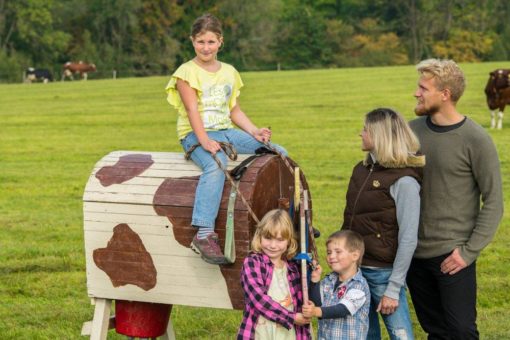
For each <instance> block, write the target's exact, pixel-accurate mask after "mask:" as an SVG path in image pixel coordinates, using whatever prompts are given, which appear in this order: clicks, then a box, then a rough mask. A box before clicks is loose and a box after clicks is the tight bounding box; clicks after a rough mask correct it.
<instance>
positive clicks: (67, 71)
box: [62, 61, 96, 81]
mask: <svg viewBox="0 0 510 340" xmlns="http://www.w3.org/2000/svg"><path fill="white" fill-rule="evenodd" d="M89 72H96V65H94V64H87V63H84V62H83V61H79V62H77V63H74V62H70V61H68V62H67V63H65V64H64V66H63V72H62V81H64V79H65V78H66V77H68V78H71V80H74V77H73V74H79V75H80V77H81V78H82V79H83V80H87V77H88V73H89Z"/></svg>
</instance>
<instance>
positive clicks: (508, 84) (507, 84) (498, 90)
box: [485, 69, 510, 129]
mask: <svg viewBox="0 0 510 340" xmlns="http://www.w3.org/2000/svg"><path fill="white" fill-rule="evenodd" d="M485 96H486V97H487V106H489V109H490V110H491V129H493V128H496V127H497V128H498V129H501V128H503V113H504V111H505V106H506V105H507V104H510V70H505V69H498V70H495V71H492V72H491V73H489V80H488V81H487V85H486V86H485Z"/></svg>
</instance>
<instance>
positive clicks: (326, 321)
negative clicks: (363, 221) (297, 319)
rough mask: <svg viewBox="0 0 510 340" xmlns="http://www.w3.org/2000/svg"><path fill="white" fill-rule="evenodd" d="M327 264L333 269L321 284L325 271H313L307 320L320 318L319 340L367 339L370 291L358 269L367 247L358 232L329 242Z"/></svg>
mask: <svg viewBox="0 0 510 340" xmlns="http://www.w3.org/2000/svg"><path fill="white" fill-rule="evenodd" d="M326 247H327V262H328V265H329V267H330V268H331V269H332V270H333V272H331V273H330V274H328V275H327V276H326V277H325V278H324V279H323V280H322V281H320V277H321V273H322V268H321V267H320V266H317V268H316V269H315V270H314V271H313V272H312V275H311V276H312V277H311V281H312V282H311V284H310V300H311V301H310V302H309V303H308V304H307V305H304V306H303V315H304V316H305V317H307V318H311V317H318V318H319V336H318V338H319V339H366V337H367V332H368V312H369V308H370V290H369V288H368V284H367V281H366V280H365V278H364V277H363V276H362V275H361V271H360V270H359V266H360V264H361V259H362V258H363V252H364V250H365V246H364V243H363V238H362V237H361V235H359V234H358V233H356V232H353V231H350V230H342V231H337V232H335V233H333V234H332V235H331V236H330V237H329V238H328V240H327V241H326Z"/></svg>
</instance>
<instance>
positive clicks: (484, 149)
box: [407, 59, 503, 340]
mask: <svg viewBox="0 0 510 340" xmlns="http://www.w3.org/2000/svg"><path fill="white" fill-rule="evenodd" d="M416 68H417V70H418V72H419V74H420V78H419V81H418V88H417V90H416V92H415V93H414V96H415V97H416V99H417V104H416V107H415V113H416V115H417V116H419V118H417V119H415V120H413V121H412V122H411V123H410V124H411V128H412V129H413V130H414V132H415V133H416V135H417V136H418V138H419V140H420V143H421V148H422V149H421V151H422V152H423V154H425V157H427V164H426V166H425V168H424V174H423V184H422V200H421V216H420V226H419V232H418V246H417V248H416V251H415V253H414V258H413V260H412V263H411V267H410V269H409V272H408V274H407V283H408V285H409V290H410V293H411V298H412V300H413V304H414V307H415V310H416V314H417V316H418V320H419V322H420V324H421V326H422V328H423V329H424V330H425V332H427V333H428V335H429V339H462V340H464V339H478V338H479V334H478V330H477V326H476V258H477V257H478V255H479V254H480V252H481V251H482V249H483V248H485V246H487V244H488V243H489V242H490V241H491V240H492V238H493V236H494V234H495V232H496V229H497V227H498V224H499V222H500V220H501V217H502V215H503V193H502V187H501V174H500V166H499V159H498V155H497V152H496V148H495V146H494V143H493V142H492V140H491V138H490V136H489V135H488V134H487V133H486V132H485V130H484V129H483V128H482V127H481V126H480V125H478V124H477V123H475V122H474V121H472V120H471V119H469V118H468V117H466V116H464V115H462V114H460V113H459V112H458V111H457V109H456V104H457V101H458V100H459V98H460V97H461V96H462V93H463V92H464V87H465V79H464V74H463V72H462V70H461V69H460V68H459V67H458V65H457V64H456V63H455V62H453V61H451V60H437V59H429V60H425V61H422V62H421V63H419V64H418V65H417V67H416Z"/></svg>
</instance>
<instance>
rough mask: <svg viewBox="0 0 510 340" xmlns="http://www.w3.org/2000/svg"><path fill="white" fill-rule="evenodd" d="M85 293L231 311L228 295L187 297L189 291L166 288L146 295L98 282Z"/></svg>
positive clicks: (132, 287) (99, 296) (133, 287)
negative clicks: (107, 286) (105, 285)
mask: <svg viewBox="0 0 510 340" xmlns="http://www.w3.org/2000/svg"><path fill="white" fill-rule="evenodd" d="M87 291H88V294H89V297H95V298H105V297H108V298H112V299H115V300H130V301H141V302H154V303H166V304H171V305H184V306H194V307H209V308H224V309H233V307H232V303H231V302H230V298H229V297H228V295H226V296H225V295H208V296H204V295H198V296H189V295H186V294H187V293H188V292H189V290H185V289H184V290H173V289H172V287H167V288H166V290H164V291H157V292H153V291H151V293H150V294H146V292H144V291H143V290H142V289H140V288H138V287H136V286H133V285H128V286H123V287H118V288H109V289H108V288H105V287H103V286H102V283H101V282H98V283H97V284H88V289H87ZM196 291H197V290H196ZM219 291H223V289H221V290H220V289H216V290H215V291H213V292H211V293H213V294H214V293H215V292H219ZM225 291H226V288H225Z"/></svg>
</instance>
